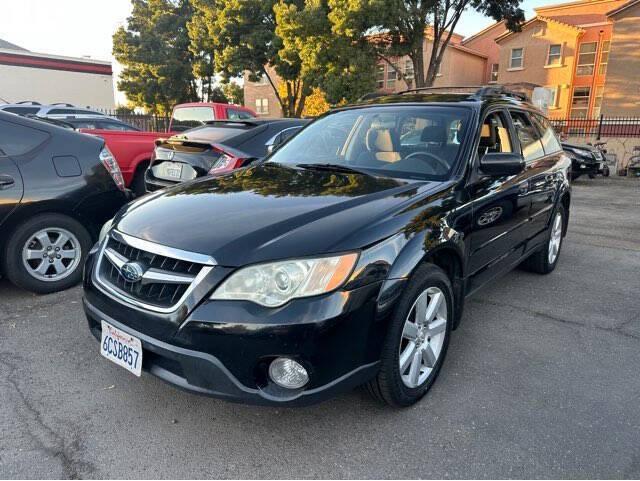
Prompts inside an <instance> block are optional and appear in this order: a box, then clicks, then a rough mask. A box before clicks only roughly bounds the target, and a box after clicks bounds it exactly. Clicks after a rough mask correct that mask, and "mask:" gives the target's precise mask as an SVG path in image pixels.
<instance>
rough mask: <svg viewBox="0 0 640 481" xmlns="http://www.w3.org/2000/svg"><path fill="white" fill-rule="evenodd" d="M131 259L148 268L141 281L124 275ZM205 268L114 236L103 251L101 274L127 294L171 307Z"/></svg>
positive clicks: (146, 301)
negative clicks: (156, 252)
mask: <svg viewBox="0 0 640 481" xmlns="http://www.w3.org/2000/svg"><path fill="white" fill-rule="evenodd" d="M128 262H136V263H139V265H141V266H143V267H144V276H143V277H142V279H141V280H138V281H136V282H130V281H128V280H127V279H125V277H124V276H123V275H122V273H121V269H120V267H121V266H122V265H123V264H125V263H128ZM203 267H204V266H203V265H202V264H198V263H194V262H188V261H185V260H180V259H174V258H172V257H166V256H162V255H158V254H154V253H152V252H148V251H145V250H142V249H138V248H136V247H133V246H131V245H128V244H126V243H124V242H121V241H119V240H116V239H114V238H113V237H111V238H109V240H108V242H107V245H106V247H105V249H104V251H103V254H102V259H101V262H100V267H99V272H98V274H99V278H100V281H101V282H103V283H105V284H107V285H109V286H110V287H112V288H115V289H116V290H117V291H119V292H120V293H122V294H124V295H125V296H126V297H129V298H131V299H134V300H136V301H139V302H142V303H145V304H150V305H153V306H157V307H160V308H168V307H171V306H174V305H175V304H176V303H177V302H178V301H179V300H180V299H181V298H182V296H184V294H185V293H186V292H187V290H188V289H189V287H190V286H191V284H192V283H193V281H194V279H195V277H196V276H197V275H198V274H199V273H200V271H201V270H202V268H203Z"/></svg>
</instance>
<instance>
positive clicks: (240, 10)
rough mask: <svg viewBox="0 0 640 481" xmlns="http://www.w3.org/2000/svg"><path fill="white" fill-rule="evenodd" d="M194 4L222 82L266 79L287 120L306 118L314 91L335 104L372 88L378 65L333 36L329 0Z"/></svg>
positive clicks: (197, 1) (199, 1)
mask: <svg viewBox="0 0 640 481" xmlns="http://www.w3.org/2000/svg"><path fill="white" fill-rule="evenodd" d="M194 1H195V3H194V5H195V8H196V9H197V11H198V14H199V15H201V16H202V18H203V19H204V20H203V21H204V22H205V24H206V25H207V29H208V32H209V36H210V37H211V39H212V41H213V46H214V57H215V65H216V69H217V70H218V71H219V72H220V73H221V75H222V76H223V78H224V80H225V81H229V80H230V79H232V78H238V77H240V76H243V75H244V74H245V73H247V74H248V75H247V78H248V80H250V81H257V80H258V79H259V78H260V77H265V78H266V79H267V81H268V82H269V83H270V84H271V87H272V89H273V91H274V93H275V95H276V98H277V99H278V102H279V104H280V107H281V109H282V111H283V114H284V115H285V116H287V117H300V116H301V115H302V113H303V112H304V107H305V102H306V99H307V96H308V95H310V94H311V93H312V92H313V89H314V88H315V87H320V88H322V90H323V91H324V92H326V93H327V96H328V98H329V100H330V101H331V102H334V101H336V102H337V101H339V100H340V99H342V98H343V97H344V93H345V92H346V94H347V98H349V99H352V98H354V97H355V96H356V95H358V94H360V95H361V94H362V93H364V92H365V91H366V90H367V89H368V90H370V89H371V85H372V82H373V69H374V63H373V62H372V59H371V58H370V57H369V58H367V57H365V56H364V55H362V53H361V51H360V50H358V49H357V48H354V44H353V41H352V40H351V39H348V38H346V37H339V36H337V35H335V34H334V32H332V28H331V23H330V22H329V20H328V14H329V5H328V0H306V1H305V0H208V1H205V0H194ZM355 98H357V97H355Z"/></svg>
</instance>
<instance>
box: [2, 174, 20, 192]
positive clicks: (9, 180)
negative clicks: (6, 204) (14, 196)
mask: <svg viewBox="0 0 640 481" xmlns="http://www.w3.org/2000/svg"><path fill="white" fill-rule="evenodd" d="M15 183H16V181H15V179H14V178H13V177H11V176H10V175H0V189H6V188H8V187H11V186H12V185H14V184H15Z"/></svg>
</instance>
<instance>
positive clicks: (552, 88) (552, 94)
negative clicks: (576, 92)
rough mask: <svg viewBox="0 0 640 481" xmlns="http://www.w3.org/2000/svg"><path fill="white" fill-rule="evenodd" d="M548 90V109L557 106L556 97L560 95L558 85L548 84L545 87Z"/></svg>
mask: <svg viewBox="0 0 640 481" xmlns="http://www.w3.org/2000/svg"><path fill="white" fill-rule="evenodd" d="M545 88H546V89H547V90H548V91H549V105H548V108H550V109H557V108H558V99H559V97H560V94H559V92H560V87H559V86H558V85H549V86H547V87H545Z"/></svg>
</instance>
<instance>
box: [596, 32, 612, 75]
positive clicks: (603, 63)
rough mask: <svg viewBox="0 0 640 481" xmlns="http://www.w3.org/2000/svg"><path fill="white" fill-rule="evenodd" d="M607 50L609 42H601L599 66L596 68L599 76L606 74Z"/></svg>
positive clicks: (609, 48)
mask: <svg viewBox="0 0 640 481" xmlns="http://www.w3.org/2000/svg"><path fill="white" fill-rule="evenodd" d="M609 50H611V42H610V41H609V40H606V41H604V42H602V53H601V54H600V66H599V67H598V73H599V74H600V75H605V74H606V73H607V65H609Z"/></svg>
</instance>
